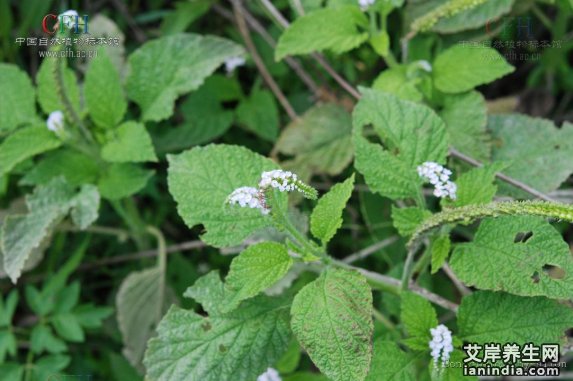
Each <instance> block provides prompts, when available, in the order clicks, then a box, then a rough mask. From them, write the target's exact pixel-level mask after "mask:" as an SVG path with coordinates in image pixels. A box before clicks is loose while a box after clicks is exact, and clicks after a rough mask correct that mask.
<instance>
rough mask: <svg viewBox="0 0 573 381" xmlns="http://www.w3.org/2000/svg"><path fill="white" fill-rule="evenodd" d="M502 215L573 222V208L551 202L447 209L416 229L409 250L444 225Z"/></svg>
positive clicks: (499, 203)
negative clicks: (426, 235)
mask: <svg viewBox="0 0 573 381" xmlns="http://www.w3.org/2000/svg"><path fill="white" fill-rule="evenodd" d="M502 215H532V216H540V217H546V218H555V219H557V220H564V221H568V222H573V206H571V205H567V204H561V203H558V202H551V201H509V202H492V203H490V204H485V205H468V206H462V207H460V208H452V209H446V210H444V211H442V212H440V213H436V214H434V215H432V216H431V217H429V218H427V219H426V220H425V221H424V222H423V223H422V224H421V225H420V226H419V227H418V229H416V231H415V232H414V234H413V235H412V237H411V238H410V241H409V242H408V248H409V249H410V250H412V249H414V248H415V247H416V246H417V245H418V242H419V241H420V239H421V238H422V237H423V236H424V235H425V234H426V233H428V232H429V231H430V230H432V229H435V228H438V227H440V226H442V225H446V224H455V223H458V222H464V223H471V222H473V221H475V220H479V219H482V218H485V217H499V216H502Z"/></svg>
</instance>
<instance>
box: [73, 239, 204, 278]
mask: <svg viewBox="0 0 573 381" xmlns="http://www.w3.org/2000/svg"><path fill="white" fill-rule="evenodd" d="M205 246H206V245H205V243H204V242H203V241H199V240H195V241H187V242H183V243H178V244H176V245H171V246H167V247H166V248H165V253H166V254H171V253H175V252H178V251H185V250H193V249H200V248H203V247H205ZM156 256H157V249H151V250H143V251H139V252H137V253H132V254H125V255H118V256H116V257H111V258H103V259H99V260H97V261H93V262H87V263H84V264H82V265H80V266H79V267H78V271H86V270H91V269H94V268H98V267H101V266H109V265H117V264H120V263H124V262H129V261H135V260H138V259H143V258H152V257H156Z"/></svg>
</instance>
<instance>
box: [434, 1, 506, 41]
mask: <svg viewBox="0 0 573 381" xmlns="http://www.w3.org/2000/svg"><path fill="white" fill-rule="evenodd" d="M513 3H514V0H492V1H486V2H484V3H483V4H479V5H477V6H476V7H474V8H470V9H468V10H465V11H462V12H459V13H457V14H455V15H453V16H451V17H445V18H442V19H440V21H438V22H437V23H436V25H434V26H433V28H432V30H433V31H435V32H438V33H456V32H461V31H463V30H468V29H475V28H479V27H480V26H483V25H485V26H486V28H487V29H486V31H488V32H489V30H490V29H491V30H493V29H494V26H497V25H499V22H495V23H493V22H492V21H494V20H497V19H498V18H500V17H501V16H503V15H504V14H506V13H509V11H511V7H512V6H513ZM490 23H491V24H492V25H491V26H489V24H490Z"/></svg>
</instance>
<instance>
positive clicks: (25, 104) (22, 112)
mask: <svg viewBox="0 0 573 381" xmlns="http://www.w3.org/2000/svg"><path fill="white" fill-rule="evenodd" d="M0 83H2V92H1V93H0V110H2V112H0V133H3V132H6V131H11V130H13V129H15V128H17V127H19V126H21V125H22V124H25V123H28V122H30V121H32V120H33V119H34V116H35V115H36V99H35V93H34V88H33V87H32V82H31V81H30V78H29V77H28V75H27V74H26V73H25V72H24V71H22V70H20V69H19V68H18V67H17V66H16V65H9V64H5V63H0Z"/></svg>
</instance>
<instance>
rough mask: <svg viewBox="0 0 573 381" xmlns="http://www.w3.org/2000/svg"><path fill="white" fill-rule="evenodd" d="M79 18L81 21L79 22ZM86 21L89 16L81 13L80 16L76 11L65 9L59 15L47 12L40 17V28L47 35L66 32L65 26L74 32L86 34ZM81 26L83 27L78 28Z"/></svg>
mask: <svg viewBox="0 0 573 381" xmlns="http://www.w3.org/2000/svg"><path fill="white" fill-rule="evenodd" d="M80 20H81V21H82V22H81V23H80ZM88 21H89V16H88V15H83V16H81V17H80V15H78V13H77V12H76V11H67V12H64V13H62V14H61V15H55V14H53V13H48V14H47V15H45V16H44V18H43V19H42V30H43V31H44V33H47V34H49V35H53V34H56V32H58V31H59V33H60V34H63V33H65V32H66V27H67V28H68V29H70V30H71V32H72V33H74V34H88V33H89V32H88ZM80 26H82V27H83V28H80Z"/></svg>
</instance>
